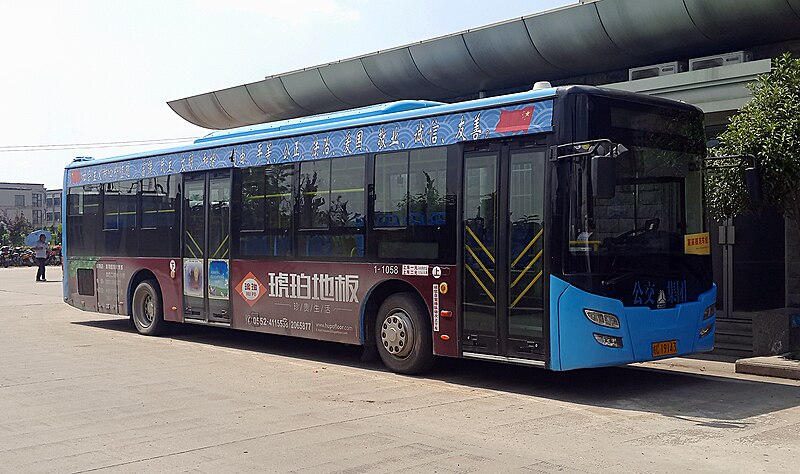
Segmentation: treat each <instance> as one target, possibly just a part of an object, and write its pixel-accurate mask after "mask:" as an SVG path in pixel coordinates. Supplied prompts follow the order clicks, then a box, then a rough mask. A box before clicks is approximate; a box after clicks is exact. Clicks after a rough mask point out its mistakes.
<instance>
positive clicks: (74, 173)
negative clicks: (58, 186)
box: [69, 170, 81, 184]
mask: <svg viewBox="0 0 800 474" xmlns="http://www.w3.org/2000/svg"><path fill="white" fill-rule="evenodd" d="M69 182H70V183H72V184H76V183H80V182H81V172H80V171H78V170H71V171H70V172H69Z"/></svg>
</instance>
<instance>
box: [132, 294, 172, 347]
mask: <svg viewBox="0 0 800 474" xmlns="http://www.w3.org/2000/svg"><path fill="white" fill-rule="evenodd" d="M131 317H132V318H133V324H134V325H135V326H136V330H137V331H138V332H139V334H144V335H145V336H157V335H158V334H161V333H163V332H164V329H165V326H166V323H165V322H164V308H163V306H162V304H161V292H159V291H158V282H156V281H155V280H145V281H143V282H141V283H139V285H138V286H137V287H136V290H134V292H133V302H132V308H131Z"/></svg>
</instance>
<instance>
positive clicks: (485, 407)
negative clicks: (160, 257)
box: [0, 268, 800, 473]
mask: <svg viewBox="0 0 800 474" xmlns="http://www.w3.org/2000/svg"><path fill="white" fill-rule="evenodd" d="M59 275H60V270H58V269H57V268H56V269H50V270H49V276H50V278H51V279H53V280H58V279H59V278H57V277H58V276H59ZM34 276H35V269H0V323H2V329H1V330H0V361H1V362H0V471H3V472H86V471H96V470H101V471H113V472H143V471H159V472H161V471H166V472H185V471H197V472H215V473H216V472H225V471H258V472H301V471H302V472H373V471H375V472H387V471H410V472H468V471H479V472H509V471H511V472H567V473H570V472H592V473H593V472H659V473H663V472H683V471H685V470H689V469H691V470H694V471H700V472H747V473H753V472H797V462H798V461H797V460H798V459H800V406H799V405H800V382H798V381H793V380H784V379H771V378H766V377H758V376H751V375H742V374H736V373H735V372H734V370H733V364H730V363H727V362H719V361H704V360H700V361H698V360H690V359H676V360H672V361H663V362H660V363H658V364H645V365H643V366H638V367H628V368H613V369H602V370H592V371H578V372H574V373H564V374H558V373H550V372H545V371H541V370H536V369H531V368H522V367H513V366H502V365H494V364H488V363H485V364H484V363H476V362H472V361H453V360H445V361H441V363H440V364H438V366H437V368H436V369H435V371H434V372H433V373H432V374H430V375H429V376H427V377H419V378H412V377H404V376H398V375H394V374H392V373H389V372H387V371H385V370H384V369H383V368H382V367H381V366H380V365H378V364H377V363H363V362H360V361H359V354H360V352H359V351H358V350H356V349H354V348H351V347H346V346H341V345H335V344H327V343H318V342H309V341H301V340H296V339H289V338H283V337H276V336H264V335H258V334H249V333H242V332H233V331H228V330H220V329H213V328H204V327H197V326H186V327H182V328H181V332H179V333H177V334H175V335H174V336H173V337H168V338H148V337H143V336H139V335H137V334H135V333H134V332H133V330H132V329H131V327H130V325H129V323H128V321H127V319H122V318H111V317H108V316H104V315H100V314H92V313H83V312H81V311H78V310H76V309H73V308H70V307H68V306H66V305H65V304H63V303H62V302H61V299H60V289H61V285H60V283H58V282H48V283H38V284H37V283H34V281H33V280H34Z"/></svg>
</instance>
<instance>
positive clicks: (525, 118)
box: [494, 105, 534, 133]
mask: <svg viewBox="0 0 800 474" xmlns="http://www.w3.org/2000/svg"><path fill="white" fill-rule="evenodd" d="M533 109H534V106H533V105H531V106H530V107H525V108H524V109H521V110H501V111H500V120H499V121H498V122H497V126H496V127H494V131H495V132H498V133H514V132H527V131H528V127H530V126H531V119H533Z"/></svg>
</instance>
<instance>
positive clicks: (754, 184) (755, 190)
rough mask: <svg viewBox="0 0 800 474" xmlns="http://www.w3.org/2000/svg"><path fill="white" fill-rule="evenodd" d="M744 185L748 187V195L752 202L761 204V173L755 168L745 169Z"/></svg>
mask: <svg viewBox="0 0 800 474" xmlns="http://www.w3.org/2000/svg"><path fill="white" fill-rule="evenodd" d="M744 183H745V185H746V186H747V194H748V195H749V196H750V202H751V203H753V204H758V203H760V202H761V173H760V172H759V171H758V168H756V167H755V166H750V167H748V168H745V169H744Z"/></svg>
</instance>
